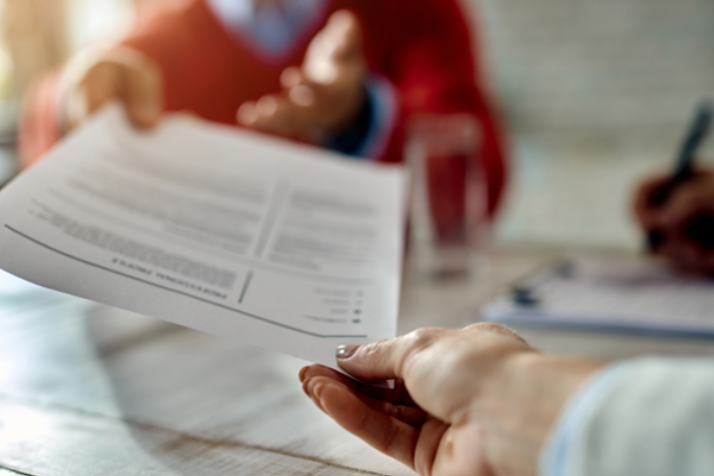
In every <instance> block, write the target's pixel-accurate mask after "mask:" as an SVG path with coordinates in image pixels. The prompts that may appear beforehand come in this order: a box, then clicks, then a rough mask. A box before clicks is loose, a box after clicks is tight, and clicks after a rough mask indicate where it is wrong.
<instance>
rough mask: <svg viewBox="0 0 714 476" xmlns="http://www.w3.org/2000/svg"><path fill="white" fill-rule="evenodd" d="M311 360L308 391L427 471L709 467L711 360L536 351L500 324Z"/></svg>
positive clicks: (327, 409)
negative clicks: (332, 363)
mask: <svg viewBox="0 0 714 476" xmlns="http://www.w3.org/2000/svg"><path fill="white" fill-rule="evenodd" d="M337 361H338V363H339V365H340V367H341V368H342V369H343V370H344V371H345V372H347V373H348V374H349V375H351V376H353V377H355V378H356V379H358V380H359V381H361V382H378V381H384V380H387V379H395V385H394V388H393V389H384V388H375V387H371V386H369V385H367V384H365V383H358V382H357V381H355V380H352V379H350V378H348V377H347V376H345V375H343V374H341V373H338V372H336V371H334V370H331V369H328V368H326V367H322V366H319V365H313V366H310V367H306V368H304V369H302V370H301V372H300V380H301V381H302V384H303V389H304V391H305V393H306V394H307V395H308V396H309V397H310V398H311V399H312V400H313V402H314V403H315V404H316V405H317V406H318V408H320V409H321V410H322V411H323V412H324V413H326V414H327V415H328V416H330V417H332V418H333V419H334V420H335V421H336V422H337V423H339V424H340V425H341V426H342V427H343V428H345V429H346V430H347V431H349V432H351V433H353V434H355V435H356V436H358V437H360V438H361V439H363V440H364V441H366V442H367V443H369V444H370V445H372V446H373V447H375V448H376V449H378V450H380V451H382V452H383V453H386V454H387V455H389V456H391V457H393V458H395V459H397V460H399V461H401V462H402V463H404V464H405V465H407V466H409V467H410V468H412V469H414V470H416V471H417V472H418V473H419V474H421V475H423V476H427V475H433V476H449V475H453V476H461V475H463V476H466V475H469V476H531V475H537V474H539V475H541V476H635V475H636V476H672V475H677V476H695V475H696V476H704V475H711V474H714V451H712V448H714V361H712V360H711V359H681V358H680V359H675V358H669V359H661V358H641V359H635V360H630V361H623V362H619V363H614V364H609V365H606V364H603V363H599V362H594V361H588V360H583V359H575V358H567V357H557V356H552V355H547V354H542V353H539V352H537V351H536V350H534V349H533V348H531V347H530V346H529V345H528V344H527V343H526V342H525V341H524V340H523V339H521V338H520V337H519V336H518V335H516V334H515V333H514V332H512V331H511V330H509V329H508V328H505V327H502V326H499V325H497V324H484V323H481V324H476V325H473V326H470V327H467V328H465V329H462V330H451V329H437V328H431V329H419V330H417V331H415V332H413V333H411V334H408V335H405V336H402V337H397V338H395V339H391V340H386V341H381V342H377V343H373V344H367V345H363V346H352V345H348V346H341V347H339V348H338V350H337Z"/></svg>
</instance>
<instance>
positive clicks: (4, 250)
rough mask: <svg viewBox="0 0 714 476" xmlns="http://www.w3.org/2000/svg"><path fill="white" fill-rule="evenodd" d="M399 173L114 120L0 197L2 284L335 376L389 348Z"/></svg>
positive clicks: (110, 116)
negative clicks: (370, 347)
mask: <svg viewBox="0 0 714 476" xmlns="http://www.w3.org/2000/svg"><path fill="white" fill-rule="evenodd" d="M404 187H405V180H404V174H403V172H402V170H401V168H399V167H382V166H376V165H372V164H368V163H358V162H356V161H348V160H345V159H343V158H340V157H338V156H336V155H334V154H331V153H328V152H325V151H321V150H318V149H315V148H312V147H308V146H299V145H295V144H292V143H288V142H284V141H279V140H274V139H269V138H266V137H263V136H259V135H256V134H251V133H247V132H241V131H237V130H235V129H234V128H229V127H224V126H217V125H211V124H208V123H204V122H201V121H198V120H196V119H192V118H188V117H180V116H176V117H170V118H167V119H166V120H165V121H164V122H163V123H162V124H161V125H160V126H159V127H158V129H157V130H156V131H154V132H151V133H140V132H136V131H135V130H133V129H132V128H131V126H130V125H129V124H128V123H127V121H126V119H125V117H124V115H123V112H122V111H121V108H120V107H119V106H118V105H112V106H109V107H108V108H106V109H105V110H103V111H101V112H100V113H99V114H98V115H97V116H96V117H95V118H94V119H92V120H91V121H90V122H89V123H88V124H86V125H85V126H84V127H82V128H81V129H80V130H79V131H78V132H77V133H75V134H74V135H72V136H71V137H70V138H68V139H67V140H66V141H65V142H64V143H63V144H61V145H60V146H59V147H57V148H56V149H55V150H54V151H53V152H51V153H50V154H49V155H48V156H47V157H46V158H45V159H43V160H42V161H41V162H40V163H39V164H37V165H36V166H34V167H33V168H31V169H30V170H28V171H26V172H24V173H23V174H22V175H21V176H19V177H18V178H17V179H16V180H14V181H13V182H12V183H11V184H10V185H8V186H7V187H6V188H5V189H4V190H3V191H2V192H0V217H2V226H0V268H2V269H5V270H6V271H9V272H10V273H13V274H15V275H17V276H20V277H22V278H24V279H26V280H28V281H31V282H34V283H36V284H39V285H41V286H45V287H48V288H52V289H56V290H59V291H63V292H66V293H69V294H74V295H77V296H80V297H83V298H86V299H91V300H95V301H98V302H102V303H105V304H109V305H112V306H117V307H121V308H125V309H128V310H131V311H134V312H138V313H142V314H146V315H150V316H154V317H158V318H161V319H165V320H168V321H171V322H175V323H178V324H181V325H184V326H188V327H192V328H195V329H199V330H202V331H205V332H209V333H212V334H216V335H219V336H226V337H233V338H237V339H240V340H242V341H243V342H247V343H251V344H255V345H259V346H263V347H267V348H270V349H273V350H277V351H280V352H284V353H287V354H291V355H294V356H297V357H300V358H303V359H306V360H309V361H313V362H319V363H322V364H325V365H330V366H334V365H335V358H334V351H335V347H336V346H337V345H339V344H346V343H354V344H363V343H367V342H372V341H375V340H379V339H384V338H389V337H393V336H394V335H395V334H396V322H397V311H398V300H399V289H400V279H401V259H402V243H403V220H404Z"/></svg>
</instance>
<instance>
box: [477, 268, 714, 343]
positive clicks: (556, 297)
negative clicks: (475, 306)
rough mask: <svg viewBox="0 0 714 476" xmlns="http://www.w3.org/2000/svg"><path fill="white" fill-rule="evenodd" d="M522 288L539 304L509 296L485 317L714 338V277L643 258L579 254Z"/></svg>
mask: <svg viewBox="0 0 714 476" xmlns="http://www.w3.org/2000/svg"><path fill="white" fill-rule="evenodd" d="M565 264H566V266H565V267H563V266H562V265H561V266H554V267H550V268H548V269H545V270H542V271H541V272H539V273H537V274H535V275H533V276H530V277H529V278H528V279H526V280H524V282H522V283H521V285H520V286H519V287H521V288H525V289H528V290H529V291H530V292H531V293H532V297H533V298H534V299H535V300H537V303H535V304H534V305H531V306H523V305H518V304H517V303H516V302H514V300H513V299H512V296H505V297H504V298H503V299H499V300H498V301H495V302H494V303H492V304H490V305H489V306H487V307H486V308H485V310H484V316H485V317H486V318H487V319H489V320H493V321H498V322H504V323H512V324H519V323H520V324H531V325H545V326H566V327H586V328H602V329H609V330H624V331H637V332H649V333H663V334H680V335H683V336H684V335H691V336H701V337H704V336H709V337H714V281H712V280H710V279H704V278H701V277H697V276H690V275H683V274H680V273H677V272H676V271H674V270H672V269H670V268H668V267H666V266H665V265H664V264H663V263H660V262H657V261H654V260H650V259H646V258H642V257H634V256H633V257H622V256H619V257H607V256H592V255H591V256H579V257H574V258H570V259H569V260H567V262H565Z"/></svg>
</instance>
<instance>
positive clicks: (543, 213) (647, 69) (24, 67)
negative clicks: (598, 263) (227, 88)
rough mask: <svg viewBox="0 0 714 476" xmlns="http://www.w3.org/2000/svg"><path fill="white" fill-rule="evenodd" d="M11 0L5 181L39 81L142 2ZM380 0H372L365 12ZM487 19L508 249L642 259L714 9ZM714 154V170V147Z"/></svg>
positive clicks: (650, 6)
mask: <svg viewBox="0 0 714 476" xmlns="http://www.w3.org/2000/svg"><path fill="white" fill-rule="evenodd" d="M170 1H180V0H0V5H1V6H2V9H1V10H0V22H1V23H2V32H3V35H2V42H1V43H0V179H1V178H2V177H6V176H8V175H10V174H12V173H13V172H14V170H15V168H16V166H15V159H14V155H13V143H14V131H15V128H16V124H15V122H16V116H17V111H18V108H19V104H20V98H21V97H22V93H23V91H24V90H25V89H26V88H27V87H29V86H30V85H31V83H32V81H33V78H36V77H37V75H39V74H41V73H42V72H45V71H47V70H49V69H51V68H53V67H56V66H57V65H60V64H62V62H63V61H65V60H66V58H67V57H68V56H69V55H70V54H71V53H72V52H73V51H76V50H77V49H79V48H81V47H82V46H84V45H87V44H89V43H91V42H94V41H99V40H106V39H111V38H112V37H117V36H120V35H121V34H122V32H123V31H125V29H126V28H127V27H128V25H129V24H130V22H131V21H132V15H133V7H134V6H135V5H136V4H139V3H150V2H151V3H157V2H170ZM365 1H368V0H365ZM462 2H463V3H464V6H465V7H466V8H467V9H468V11H469V12H470V13H471V14H472V15H473V16H474V22H475V24H476V26H477V31H478V37H479V41H480V43H481V46H482V49H483V50H484V53H485V57H486V63H487V65H486V66H487V68H486V70H487V72H488V75H489V77H490V82H491V84H492V89H493V92H494V94H495V96H496V99H497V101H498V104H499V107H500V110H501V113H502V117H503V119H504V122H505V125H506V128H507V130H508V136H509V137H510V143H511V152H512V157H513V166H512V170H513V180H512V183H511V189H510V196H509V199H508V201H507V204H506V207H505V209H504V213H503V214H502V216H501V220H500V222H499V223H498V227H497V230H496V236H497V240H498V241H499V242H501V243H507V244H512V243H520V242H528V243H530V244H542V245H544V246H561V245H565V246H567V245H569V244H578V245H591V246H598V247H608V248H630V249H636V248H637V247H638V246H639V244H640V241H641V240H640V237H639V235H638V233H637V231H636V230H635V228H634V226H633V225H632V224H631V223H630V221H629V217H628V201H629V193H630V191H631V188H632V186H633V185H634V183H635V182H636V181H637V179H638V178H640V177H642V176H643V175H645V174H647V173H648V172H650V171H652V170H656V169H658V168H667V167H668V166H670V163H671V162H672V159H673V156H674V155H675V153H676V150H677V148H678V145H679V141H680V140H681V136H682V134H683V132H684V129H685V127H686V125H687V123H688V122H689V120H690V116H691V114H692V111H693V109H694V107H695V105H696V104H697V102H698V101H699V100H700V99H701V98H703V97H706V96H714V2H713V1H711V0H677V1H672V0H597V1H586V0H462ZM704 155H705V156H707V157H710V158H714V148H712V147H711V141H710V145H709V146H708V147H707V148H706V151H705V153H704Z"/></svg>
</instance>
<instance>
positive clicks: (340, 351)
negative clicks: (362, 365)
mask: <svg viewBox="0 0 714 476" xmlns="http://www.w3.org/2000/svg"><path fill="white" fill-rule="evenodd" d="M357 349H359V346H358V345H355V344H346V345H341V346H339V347H338V348H337V360H345V359H349V358H350V357H352V356H353V355H355V352H357Z"/></svg>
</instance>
